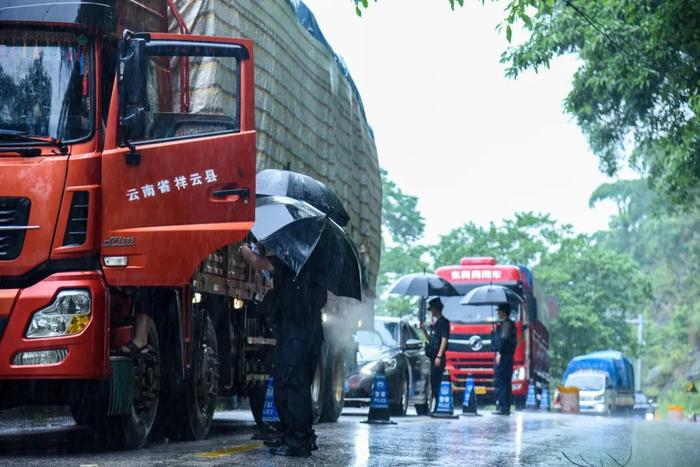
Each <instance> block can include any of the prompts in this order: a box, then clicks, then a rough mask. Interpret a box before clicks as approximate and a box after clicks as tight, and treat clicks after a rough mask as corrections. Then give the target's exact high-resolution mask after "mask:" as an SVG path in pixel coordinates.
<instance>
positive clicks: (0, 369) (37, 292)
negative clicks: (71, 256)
mask: <svg viewBox="0 0 700 467" xmlns="http://www.w3.org/2000/svg"><path fill="white" fill-rule="evenodd" d="M72 289H82V290H89V291H90V298H91V313H90V321H89V323H88V325H87V327H86V328H85V329H83V330H82V332H80V334H76V335H73V336H67V337H50V338H39V339H28V338H27V337H25V334H26V331H27V328H28V326H29V323H30V321H31V319H32V316H33V314H34V313H35V312H36V311H38V310H40V309H42V308H44V307H46V306H48V305H49V304H51V303H52V302H53V301H54V299H55V297H56V295H57V293H58V292H59V291H61V290H72ZM106 297H107V294H106V292H105V283H104V280H103V277H102V273H101V272H98V271H85V272H66V273H58V274H54V275H51V276H49V277H47V278H46V279H44V280H42V281H41V282H39V283H37V284H35V285H33V286H31V287H28V288H25V289H17V290H8V289H4V290H1V291H0V318H2V319H3V321H5V329H4V332H2V334H1V335H0V380H23V379H24V380H26V379H100V378H107V377H109V374H110V370H109V355H108V343H109V339H108V333H109V330H108V319H107V312H106V310H108V306H107V298H106ZM37 351H53V352H52V355H53V356H54V358H56V360H58V361H57V362H56V363H50V364H41V365H33V364H32V365H17V364H15V363H13V360H14V359H15V357H16V356H17V355H18V354H19V353H20V352H37Z"/></svg>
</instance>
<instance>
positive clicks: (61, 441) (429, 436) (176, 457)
mask: <svg viewBox="0 0 700 467" xmlns="http://www.w3.org/2000/svg"><path fill="white" fill-rule="evenodd" d="M61 410H62V409H57V410H56V411H54V412H53V413H48V414H47V413H46V412H41V413H38V414H37V413H30V415H29V416H26V414H24V418H23V414H21V413H19V414H18V413H12V412H10V413H7V412H3V413H2V414H0V421H1V422H2V424H1V425H0V456H1V457H0V465H22V466H34V465H36V466H39V465H41V466H43V465H100V466H102V465H104V466H130V465H168V466H170V465H173V466H189V465H192V466H199V465H259V466H280V465H281V466H285V465H290V466H292V465H293V466H303V465H332V466H336V465H338V466H344V465H347V466H365V465H371V466H375V465H376V466H403V467H405V466H411V465H426V466H441V467H442V466H451V465H492V466H511V465H547V466H550V465H561V466H565V465H574V464H573V463H572V462H571V461H573V462H576V463H579V464H582V465H586V464H590V465H596V466H599V465H604V466H616V465H618V463H619V464H623V463H624V462H625V461H626V460H627V458H628V457H629V456H630V452H631V454H632V457H631V460H630V463H629V464H628V465H630V466H635V465H640V466H655V465H658V466H695V465H698V464H699V463H700V424H691V423H668V422H649V421H645V420H642V419H627V418H615V417H613V418H604V417H594V416H583V415H578V416H577V415H562V414H557V413H541V412H540V413H538V412H516V413H514V414H512V415H511V416H510V417H499V416H494V415H491V414H490V413H484V414H483V415H482V416H478V417H472V416H470V417H462V418H461V419H459V420H445V419H431V418H428V417H418V416H416V415H409V416H407V417H403V418H397V419H395V420H396V421H397V422H398V424H397V425H390V426H378V425H366V424H361V423H360V421H361V420H362V419H363V418H364V417H366V411H362V410H358V409H352V410H346V411H345V412H344V416H343V417H341V419H340V421H339V422H338V423H336V424H322V425H318V426H317V427H316V430H317V433H318V435H319V445H320V448H321V449H320V451H318V452H317V453H314V455H313V456H312V457H311V458H309V459H288V458H272V457H270V455H269V454H268V453H267V450H266V449H265V448H264V446H263V445H262V443H260V442H257V441H252V440H251V435H252V434H253V433H254V424H253V421H252V417H251V416H250V415H249V413H248V412H246V411H229V412H220V413H217V416H216V421H215V425H214V427H213V428H212V432H211V433H210V435H209V437H208V438H207V439H206V440H204V441H199V442H177V443H174V442H173V443H171V442H168V440H165V439H160V440H156V441H154V442H152V443H150V444H149V445H148V446H147V447H146V448H145V449H142V450H139V451H132V452H118V451H109V450H104V449H103V448H101V447H100V446H99V445H98V444H97V443H96V442H95V439H94V437H93V436H92V433H90V431H89V430H86V429H84V428H80V427H76V426H75V425H74V424H73V423H72V420H71V419H70V418H69V417H68V415H67V413H65V411H63V412H62V411H61ZM567 457H568V458H569V459H571V461H570V460H568V459H567Z"/></svg>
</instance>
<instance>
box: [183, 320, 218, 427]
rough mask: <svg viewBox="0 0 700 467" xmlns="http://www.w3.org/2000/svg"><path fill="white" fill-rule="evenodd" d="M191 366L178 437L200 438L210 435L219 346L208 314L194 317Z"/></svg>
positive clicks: (216, 391) (214, 405) (216, 394)
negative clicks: (180, 430) (179, 435)
mask: <svg viewBox="0 0 700 467" xmlns="http://www.w3.org/2000/svg"><path fill="white" fill-rule="evenodd" d="M194 326H195V327H194V344H193V355H192V369H191V371H190V374H189V377H188V378H187V384H186V386H185V391H186V397H185V400H184V401H183V402H184V404H185V407H183V410H182V412H183V413H182V415H183V416H184V419H183V420H182V422H181V424H182V433H181V437H182V438H185V439H190V440H201V439H204V438H206V436H207V435H208V434H209V429H210V428H211V424H212V421H213V420H214V410H215V409H216V404H217V400H218V393H219V349H218V345H217V340H216V330H215V329H214V325H213V324H212V322H211V319H209V316H208V315H207V314H205V313H202V315H201V316H199V317H197V318H196V319H195V324H194Z"/></svg>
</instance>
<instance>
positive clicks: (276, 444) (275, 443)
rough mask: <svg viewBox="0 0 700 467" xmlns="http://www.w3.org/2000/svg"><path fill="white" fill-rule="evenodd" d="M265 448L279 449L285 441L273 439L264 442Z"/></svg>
mask: <svg viewBox="0 0 700 467" xmlns="http://www.w3.org/2000/svg"><path fill="white" fill-rule="evenodd" d="M263 443H264V444H265V446H267V447H268V448H278V447H280V446H282V445H283V444H284V440H283V439H282V438H272V439H266V440H265V441H263Z"/></svg>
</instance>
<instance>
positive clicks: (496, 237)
mask: <svg viewBox="0 0 700 467" xmlns="http://www.w3.org/2000/svg"><path fill="white" fill-rule="evenodd" d="M570 234H571V226H568V225H560V224H559V223H557V222H556V221H555V220H553V219H552V218H550V216H549V215H546V214H534V213H531V212H522V213H516V214H515V216H514V218H513V219H505V220H504V221H503V222H502V224H500V225H498V224H496V223H494V222H491V223H490V224H489V226H488V227H486V228H482V227H479V226H477V225H476V224H474V223H469V224H466V225H464V226H462V227H460V228H457V229H455V230H453V231H451V232H449V233H448V234H446V235H443V236H442V237H441V238H440V241H439V242H438V244H437V245H436V246H435V248H432V249H431V254H432V256H433V258H434V259H435V263H436V264H438V265H444V264H458V263H459V260H460V258H462V257H464V256H493V257H495V258H496V259H497V260H498V261H499V262H502V263H510V264H524V265H529V266H533V265H534V264H537V263H538V262H539V261H540V259H541V258H542V256H543V255H545V254H546V253H547V252H548V251H550V250H551V249H553V248H554V247H555V246H556V245H558V244H559V242H560V241H561V239H562V238H564V237H566V236H567V235H570Z"/></svg>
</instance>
